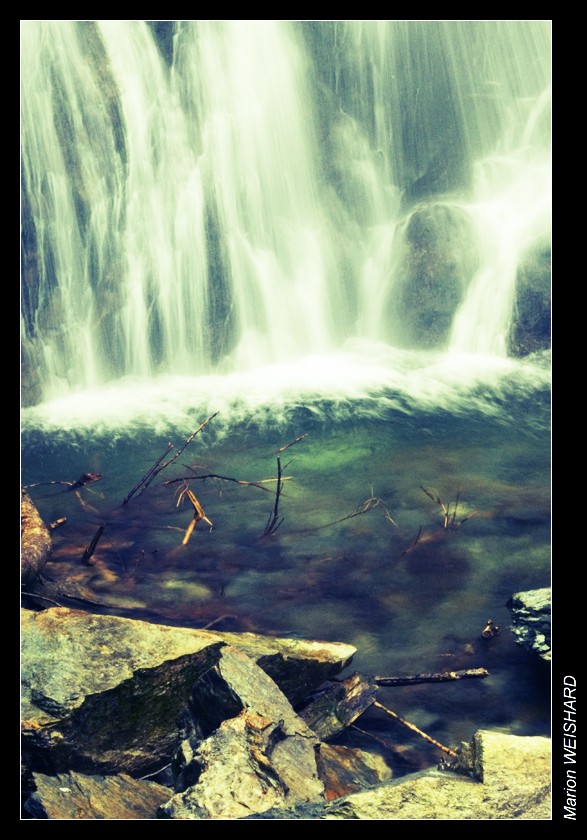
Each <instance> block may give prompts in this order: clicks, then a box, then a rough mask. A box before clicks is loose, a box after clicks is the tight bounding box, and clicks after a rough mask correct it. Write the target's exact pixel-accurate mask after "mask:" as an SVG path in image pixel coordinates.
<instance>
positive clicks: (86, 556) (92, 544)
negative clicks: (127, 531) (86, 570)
mask: <svg viewBox="0 0 587 840" xmlns="http://www.w3.org/2000/svg"><path fill="white" fill-rule="evenodd" d="M105 528H106V525H100V527H99V528H98V530H97V531H96V533H95V534H94V536H93V538H92V541H91V542H90V544H89V546H88V547H87V548H86V550H85V551H84V553H83V557H82V560H83V562H84V563H89V561H90V558H91V556H92V554H93V553H94V551H95V550H96V546H97V545H98V542H99V540H100V537H101V536H102V534H103V533H104V529H105Z"/></svg>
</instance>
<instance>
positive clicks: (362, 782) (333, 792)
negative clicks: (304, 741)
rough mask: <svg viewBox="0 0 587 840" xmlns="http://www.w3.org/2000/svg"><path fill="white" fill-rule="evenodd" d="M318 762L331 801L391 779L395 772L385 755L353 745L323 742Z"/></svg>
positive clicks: (319, 772)
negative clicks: (336, 744)
mask: <svg viewBox="0 0 587 840" xmlns="http://www.w3.org/2000/svg"><path fill="white" fill-rule="evenodd" d="M316 763H317V765H318V775H319V777H320V778H321V779H322V781H323V782H324V789H325V795H326V799H327V801H331V800H333V799H339V798H340V797H342V796H347V795H348V794H349V793H356V792H357V791H359V790H364V789H365V788H370V787H373V786H374V785H377V784H381V783H382V782H388V781H389V780H390V779H391V775H392V773H391V769H390V767H389V766H388V765H387V764H386V762H385V760H384V759H383V757H382V756H380V755H377V754H376V753H370V752H367V751H365V750H359V749H355V748H352V747H342V746H333V745H332V744H320V748H319V750H318V754H317V759H316Z"/></svg>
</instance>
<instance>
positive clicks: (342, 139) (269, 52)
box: [21, 21, 550, 772]
mask: <svg viewBox="0 0 587 840" xmlns="http://www.w3.org/2000/svg"><path fill="white" fill-rule="evenodd" d="M21 54H22V68H21V79H22V119H21V133H22V179H23V193H22V195H23V212H22V231H23V237H22V241H23V247H22V274H23V292H22V360H23V377H22V382H23V406H24V407H23V410H22V430H23V431H22V481H23V484H25V485H31V488H30V492H31V495H32V496H33V498H34V499H35V501H36V503H37V505H38V507H39V509H40V512H41V514H42V515H43V517H44V518H45V519H46V520H47V521H54V520H55V519H57V518H59V517H63V516H66V517H67V523H66V524H65V525H64V526H62V527H61V528H59V529H56V530H55V531H54V542H55V551H54V557H53V560H52V562H51V564H50V567H49V569H48V573H50V575H51V576H52V577H53V579H54V580H56V581H58V582H61V583H64V582H65V581H70V582H71V581H72V580H75V581H76V582H77V583H78V584H79V585H80V586H83V587H84V589H83V591H84V593H85V594H86V595H88V593H91V596H92V597H93V598H95V599H96V600H97V601H99V602H100V603H101V604H102V605H103V606H102V607H101V608H102V609H105V610H107V611H110V612H113V613H115V614H120V615H131V616H135V617H139V618H148V619H150V620H154V621H161V622H165V623H172V624H180V625H187V626H197V627H201V626H204V625H206V624H208V623H209V622H211V621H216V620H217V619H222V622H221V623H220V624H218V625H216V626H219V627H220V626H222V627H225V628H226V629H231V630H254V631H258V632H266V633H276V634H284V635H294V636H300V637H304V638H323V639H330V640H341V641H345V642H350V643H352V644H355V645H356V646H357V648H358V651H359V652H358V654H357V657H356V660H355V662H354V666H353V667H355V668H356V669H358V670H361V671H364V672H365V673H378V674H390V675H391V674H398V673H416V672H423V671H438V670H454V669H457V668H467V667H487V668H488V669H489V670H490V672H491V678H489V679H486V680H482V681H481V680H471V681H468V682H467V683H459V684H455V685H452V686H451V685H443V686H436V687H430V686H424V687H419V688H409V689H408V688H405V689H403V688H402V689H388V690H386V692H383V697H384V700H383V702H386V703H387V704H388V705H389V706H390V707H392V708H394V709H395V710H396V711H397V712H398V713H399V714H401V715H402V716H403V717H406V718H409V719H411V720H413V721H414V722H415V723H416V724H417V725H419V726H421V728H423V729H424V730H427V731H429V732H430V733H431V734H432V735H433V736H434V737H436V738H438V740H440V741H442V742H445V743H447V744H448V745H449V746H456V745H458V743H459V741H460V740H462V739H470V737H471V735H472V733H473V732H474V731H475V729H477V728H480V727H484V726H485V727H486V726H495V727H498V728H502V729H505V730H507V731H511V732H514V733H517V734H544V733H546V732H548V730H549V687H548V675H547V673H546V672H545V669H544V668H543V667H542V666H543V665H544V663H542V662H538V661H537V662H534V661H533V660H532V659H531V658H530V657H529V656H528V654H527V653H525V652H524V651H523V650H522V649H521V648H520V647H519V646H518V645H517V644H516V643H515V641H514V639H513V637H512V635H511V634H510V633H509V631H506V629H505V628H507V626H508V625H509V623H510V616H509V612H508V610H507V608H506V606H505V605H506V602H507V600H508V598H509V597H510V596H511V595H512V594H513V593H514V592H518V591H522V590H525V589H530V588H537V587H542V586H547V585H549V582H550V527H549V513H550V357H549V351H548V346H549V341H548V338H549V336H548V329H549V312H548V306H549V292H550V285H549V284H550V281H549V247H550V114H549V108H550V90H549V84H550V22H549V21H181V22H175V21H151V22H147V21H24V22H22V24H21ZM213 415H214V417H213V419H212V420H210V422H209V423H208V424H207V425H206V426H205V427H204V428H203V429H202V430H201V432H199V433H198V435H197V436H196V437H195V438H194V440H193V441H192V442H191V443H190V444H189V446H188V447H186V449H185V451H184V452H183V453H182V454H181V456H180V457H179V458H178V459H177V460H176V461H175V462H174V463H173V464H172V465H171V466H170V467H169V468H168V469H167V470H166V471H165V472H162V473H161V474H160V475H158V476H157V478H156V479H155V480H154V481H153V483H152V484H151V485H150V487H149V488H148V490H146V491H145V492H144V493H143V494H139V493H136V494H135V495H134V496H133V498H132V499H131V500H130V501H129V502H128V503H127V504H123V500H124V499H125V497H126V496H127V495H128V494H129V492H130V491H131V490H132V488H133V487H134V486H135V485H136V484H137V482H138V481H139V480H140V478H141V476H143V475H144V474H145V473H146V472H147V470H148V469H149V468H150V467H151V465H152V464H153V463H154V462H155V460H156V459H157V458H158V457H159V456H160V455H161V453H162V452H164V451H165V449H166V447H167V444H168V443H169V442H172V443H173V444H174V445H175V447H176V450H175V451H177V448H180V447H181V446H182V445H183V443H185V441H186V440H187V438H188V437H189V435H190V434H191V433H192V432H193V431H194V430H195V429H197V428H198V427H199V425H200V424H201V423H202V422H203V421H204V420H205V419H206V418H209V417H212V416H213ZM302 436H303V437H302ZM297 438H301V439H300V440H299V441H298V442H297V443H295V444H294V445H293V446H291V447H289V448H288V449H286V450H284V451H283V452H282V453H281V454H280V464H281V467H282V468H283V477H284V478H285V480H284V481H283V490H282V493H281V495H280V498H279V500H278V501H279V503H278V519H277V521H278V522H279V521H280V520H283V521H282V522H281V524H280V525H279V527H278V529H277V530H276V531H275V532H274V533H273V534H270V535H266V536H263V532H264V530H265V528H266V526H267V523H268V521H270V519H271V516H272V513H273V512H274V505H275V488H276V485H277V483H276V481H275V478H276V475H277V455H278V454H279V452H278V451H279V449H280V448H281V447H283V446H285V445H286V444H288V443H291V442H292V441H294V440H296V439H297ZM171 454H173V453H171ZM84 472H94V473H100V474H102V479H101V480H100V482H97V483H95V484H92V485H88V486H87V487H85V488H83V489H82V490H80V491H79V494H76V493H75V492H71V491H66V490H65V485H50V484H44V483H43V482H51V481H75V480H76V479H77V478H78V477H79V476H80V475H81V474H82V473H84ZM204 476H214V477H208V478H205V479H204ZM218 476H223V477H224V479H222V478H219V477H218ZM226 479H238V480H240V481H246V482H255V483H257V482H260V481H263V480H265V479H273V481H272V482H268V483H264V484H261V485H260V486H251V485H250V484H249V485H245V484H237V483H236V482H235V481H231V480H226ZM165 481H167V482H168V483H167V484H164V482H165ZM188 482H189V487H190V488H191V491H192V492H193V493H195V495H196V496H197V498H198V500H199V502H200V504H201V505H202V507H203V509H204V511H205V514H206V516H207V518H209V519H210V520H211V522H212V527H211V528H210V526H208V525H207V524H206V523H205V522H203V521H200V522H199V523H198V525H197V527H196V529H195V530H194V532H193V533H192V534H191V536H190V538H189V540H188V541H187V543H186V544H184V545H182V540H184V535H185V532H186V528H187V527H188V525H189V522H190V520H191V518H192V514H193V508H191V510H190V505H189V503H188V500H187V498H186V494H185V493H184V494H183V496H181V491H182V489H184V488H185V487H186V486H188ZM435 498H437V499H438V501H436V502H435V501H434V499H435ZM178 502H179V505H178ZM439 502H440V503H442V504H444V506H445V508H446V507H447V506H449V505H450V513H451V514H454V519H452V518H451V519H450V523H449V524H451V525H452V527H448V528H444V527H443V524H444V518H443V509H442V506H441V504H440V503H439ZM101 524H104V525H105V530H104V533H103V536H102V538H101V540H100V542H99V543H98V546H97V548H96V551H95V553H94V555H93V557H92V558H91V562H90V564H84V563H83V562H82V561H81V555H82V554H83V551H84V549H85V548H86V546H87V545H88V544H89V542H90V541H91V539H92V536H93V535H94V534H95V533H96V530H97V528H98V527H99V525H101ZM489 617H491V618H493V620H494V621H495V622H497V623H498V624H501V625H502V626H503V628H504V631H503V632H502V634H501V635H500V636H498V637H496V638H494V639H491V640H489V641H487V640H484V639H481V635H480V634H481V631H482V629H483V627H484V626H485V622H486V620H487V618H489ZM372 717H373V720H371V728H372V731H375V732H378V734H379V735H380V736H381V737H382V738H383V739H384V740H385V739H387V743H388V744H390V745H392V746H393V747H394V749H395V758H396V761H397V762H399V771H400V772H401V761H400V760H399V757H400V756H402V755H404V756H405V755H406V754H408V753H409V754H410V755H411V756H412V755H413V753H415V752H417V751H420V753H419V755H418V757H413V758H411V761H412V766H413V765H414V763H415V765H416V766H421V765H423V766H425V765H426V764H428V763H432V762H433V761H435V760H436V759H437V757H438V756H437V753H436V751H435V750H434V749H433V748H431V747H429V745H425V744H424V742H422V745H420V744H418V745H417V749H416V747H415V746H414V744H413V738H411V737H410V736H409V735H406V734H405V733H404V732H397V731H396V729H393V724H391V723H390V722H388V721H387V720H385V721H379V720H378V718H377V717H376V716H375V715H374V714H373V716H372ZM390 730H391V731H390ZM402 750H404V752H403V753H402ZM405 750H407V752H405ZM396 769H398V768H396Z"/></svg>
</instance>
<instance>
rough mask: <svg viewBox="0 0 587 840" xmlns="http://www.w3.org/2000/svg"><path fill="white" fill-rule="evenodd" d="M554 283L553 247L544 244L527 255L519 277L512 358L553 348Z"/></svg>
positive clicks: (511, 346)
mask: <svg viewBox="0 0 587 840" xmlns="http://www.w3.org/2000/svg"><path fill="white" fill-rule="evenodd" d="M551 282H552V281H551V255H550V247H549V246H546V245H542V246H541V247H539V248H537V249H535V250H534V251H532V252H530V253H529V254H528V255H527V257H526V259H525V260H524V262H523V263H522V265H521V266H520V268H519V270H518V274H517V277H516V297H515V306H514V312H515V317H514V321H513V324H512V328H511V330H510V334H509V347H508V350H509V352H510V354H511V355H513V356H527V355H528V354H529V353H535V352H536V351H538V350H545V349H548V348H549V347H550V344H551V328H550V322H551Z"/></svg>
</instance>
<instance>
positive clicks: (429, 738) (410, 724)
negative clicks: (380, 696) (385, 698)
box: [373, 700, 458, 758]
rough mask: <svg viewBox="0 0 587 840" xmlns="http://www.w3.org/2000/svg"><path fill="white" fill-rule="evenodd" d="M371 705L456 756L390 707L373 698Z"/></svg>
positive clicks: (454, 756) (455, 756) (452, 751)
mask: <svg viewBox="0 0 587 840" xmlns="http://www.w3.org/2000/svg"><path fill="white" fill-rule="evenodd" d="M373 705H374V706H377V708H378V709H381V711H382V712H385V714H387V715H389V716H390V717H392V718H393V719H394V720H397V722H398V723H401V724H402V726H406V727H407V728H408V729H411V730H412V732H416V733H417V734H418V735H420V736H421V737H422V738H424V740H425V741H428V742H429V743H431V744H434V746H435V747H438V749H439V750H442V751H443V752H445V753H447V754H448V755H451V756H452V757H453V758H458V754H457V753H456V752H455V751H454V750H451V749H450V747H445V746H444V745H443V744H441V743H440V742H439V741H437V740H436V739H435V738H432V737H431V736H430V735H427V734H426V733H425V732H422V730H421V729H418V727H417V726H415V725H414V724H413V723H410V722H409V721H408V720H404V719H403V718H401V717H400V716H399V715H398V714H396V713H395V712H392V710H391V709H388V708H387V707H386V706H384V705H383V704H381V703H380V702H379V701H378V700H375V701H374V703H373Z"/></svg>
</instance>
